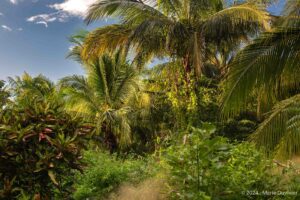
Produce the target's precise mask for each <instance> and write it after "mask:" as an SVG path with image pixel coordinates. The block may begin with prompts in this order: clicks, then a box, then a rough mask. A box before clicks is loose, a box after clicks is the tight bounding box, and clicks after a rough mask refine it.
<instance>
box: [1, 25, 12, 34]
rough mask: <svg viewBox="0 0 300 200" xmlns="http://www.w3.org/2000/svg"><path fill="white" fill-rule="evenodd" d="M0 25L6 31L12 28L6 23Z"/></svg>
mask: <svg viewBox="0 0 300 200" xmlns="http://www.w3.org/2000/svg"><path fill="white" fill-rule="evenodd" d="M1 27H2V28H3V29H4V30H6V31H9V32H10V31H12V29H11V28H10V27H8V26H6V25H2V26H1Z"/></svg>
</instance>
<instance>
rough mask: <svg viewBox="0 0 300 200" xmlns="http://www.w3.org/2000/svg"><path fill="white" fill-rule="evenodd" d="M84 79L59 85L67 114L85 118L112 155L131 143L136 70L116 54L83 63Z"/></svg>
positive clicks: (68, 79)
mask: <svg viewBox="0 0 300 200" xmlns="http://www.w3.org/2000/svg"><path fill="white" fill-rule="evenodd" d="M85 70H86V73H87V76H86V77H84V76H77V75H74V76H70V77H66V78H63V79H62V80H61V82H60V85H61V88H62V93H63V95H64V99H65V101H66V104H67V109H68V110H69V111H74V112H75V113H77V115H82V116H84V117H85V118H86V119H87V120H88V121H90V122H91V123H93V124H94V125H95V126H96V130H97V133H99V134H102V136H103V138H104V143H105V145H106V146H107V147H108V148H109V150H110V151H111V152H114V151H116V150H117V149H119V148H122V147H125V146H127V145H128V144H130V142H131V123H130V113H132V112H133V110H134V106H132V105H134V104H135V103H136V102H137V101H139V102H142V100H141V96H142V95H140V93H139V92H141V91H142V81H141V79H140V76H139V74H138V73H137V72H136V70H135V69H134V68H133V67H132V66H131V65H129V64H128V63H127V62H126V61H125V60H124V59H123V58H122V56H121V54H120V53H116V54H115V55H114V56H113V57H110V56H108V55H103V56H102V57H100V58H99V59H94V60H92V61H89V63H86V66H85Z"/></svg>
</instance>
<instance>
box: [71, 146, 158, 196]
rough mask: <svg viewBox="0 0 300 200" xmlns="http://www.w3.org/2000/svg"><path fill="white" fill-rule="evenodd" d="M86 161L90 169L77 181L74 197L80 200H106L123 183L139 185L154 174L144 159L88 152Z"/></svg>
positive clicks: (85, 155) (77, 178) (78, 176)
mask: <svg viewBox="0 0 300 200" xmlns="http://www.w3.org/2000/svg"><path fill="white" fill-rule="evenodd" d="M84 161H85V163H86V164H87V165H88V167H87V168H86V169H85V172H84V173H83V174H79V173H78V174H77V176H76V180H75V189H76V192H75V193H74V195H73V196H74V198H75V199H78V200H84V199H87V198H88V199H106V198H107V196H108V194H109V193H110V192H112V191H114V190H116V189H117V187H118V186H119V185H120V184H121V183H137V182H139V181H141V180H143V179H145V178H147V177H150V176H151V175H152V173H153V172H152V171H153V169H152V168H151V166H149V164H150V162H149V161H147V160H146V159H144V158H143V159H142V158H139V159H133V158H127V159H125V160H124V159H120V158H117V157H116V156H115V155H109V154H108V153H105V152H101V151H87V152H85V154H84ZM152 167H153V166H152Z"/></svg>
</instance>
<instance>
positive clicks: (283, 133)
mask: <svg viewBox="0 0 300 200" xmlns="http://www.w3.org/2000/svg"><path fill="white" fill-rule="evenodd" d="M299 105H300V95H295V96H293V97H291V98H288V99H286V100H283V101H281V102H278V103H277V104H276V105H275V106H274V107H273V109H272V110H271V112H270V113H268V117H267V118H266V120H264V121H263V123H261V124H260V125H259V127H258V129H257V130H256V132H255V133H254V134H253V135H252V136H251V139H252V140H253V141H255V143H256V144H257V146H258V147H261V148H263V149H264V150H265V151H266V153H273V152H274V151H275V154H276V155H277V156H279V157H285V158H288V157H290V156H292V155H294V154H296V153H300V137H299V130H300V109H299Z"/></svg>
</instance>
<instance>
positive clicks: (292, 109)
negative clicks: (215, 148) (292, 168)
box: [223, 0, 300, 156]
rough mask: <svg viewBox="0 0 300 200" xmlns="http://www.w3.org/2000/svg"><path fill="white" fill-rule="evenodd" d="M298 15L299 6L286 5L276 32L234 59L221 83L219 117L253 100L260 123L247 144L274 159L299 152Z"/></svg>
mask: <svg viewBox="0 0 300 200" xmlns="http://www.w3.org/2000/svg"><path fill="white" fill-rule="evenodd" d="M299 15H300V1H299V0H297V1H288V2H287V5H286V8H285V11H284V12H283V16H282V17H281V18H280V19H279V20H278V21H277V22H276V24H277V26H276V27H275V28H273V29H272V30H271V31H268V32H266V33H264V34H262V35H261V36H260V37H259V38H257V39H255V40H254V42H253V43H252V44H250V45H248V46H247V47H246V48H244V49H243V50H242V51H241V52H240V53H238V55H237V56H236V58H235V59H234V61H233V62H232V63H231V64H230V72H229V74H228V77H227V80H226V81H225V94H224V101H223V102H224V104H223V113H224V115H225V116H230V115H234V114H237V113H239V112H240V111H241V110H244V109H245V108H247V106H248V103H249V101H248V100H249V98H251V97H253V96H255V97H256V98H257V102H258V103H257V108H258V109H257V110H258V115H261V116H263V117H265V120H264V121H263V122H262V123H261V125H260V126H259V128H258V129H257V131H256V133H255V134H254V136H253V139H254V140H255V141H256V142H257V144H258V145H259V146H262V147H264V148H265V149H266V150H267V152H274V151H275V152H276V153H277V155H278V156H291V155H293V154H295V153H299V152H300V137H299V130H300V129H299V128H300V126H299V125H300V120H299V119H300V110H299V103H300V95H299V93H300V91H299V86H300V62H299V60H300V20H299ZM272 107H273V108H272Z"/></svg>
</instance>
